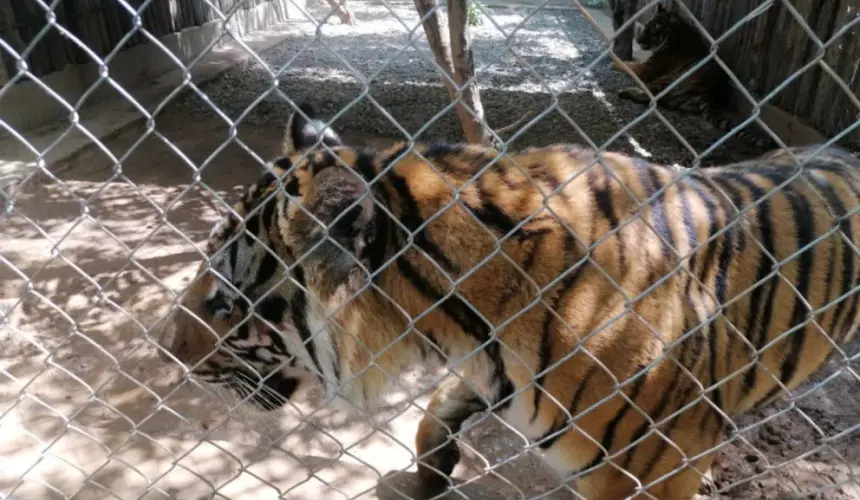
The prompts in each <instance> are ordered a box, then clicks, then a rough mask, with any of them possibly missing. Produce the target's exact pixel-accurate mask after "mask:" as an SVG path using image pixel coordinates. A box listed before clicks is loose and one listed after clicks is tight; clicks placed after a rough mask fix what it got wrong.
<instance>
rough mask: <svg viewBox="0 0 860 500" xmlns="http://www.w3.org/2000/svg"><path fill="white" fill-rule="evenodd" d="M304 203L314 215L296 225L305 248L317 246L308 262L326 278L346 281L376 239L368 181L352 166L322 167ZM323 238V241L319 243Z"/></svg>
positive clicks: (334, 282) (328, 281)
mask: <svg viewBox="0 0 860 500" xmlns="http://www.w3.org/2000/svg"><path fill="white" fill-rule="evenodd" d="M303 205H304V207H305V208H306V209H308V211H309V212H310V213H311V214H312V215H313V219H316V220H312V219H311V218H304V217H302V219H303V220H301V221H300V222H299V221H297V222H299V223H298V224H295V225H294V227H295V230H296V231H297V233H296V236H298V237H299V239H300V240H301V242H302V243H303V244H301V245H299V246H300V247H304V249H303V250H304V251H308V250H311V249H314V250H313V251H312V253H311V255H309V256H308V258H309V263H311V264H312V266H314V267H315V268H316V269H318V270H319V271H320V272H321V273H322V275H323V278H324V279H325V281H326V282H327V283H329V284H334V285H335V286H336V285H339V284H341V283H343V282H345V281H346V280H347V279H348V278H349V276H350V274H351V273H352V271H353V270H354V269H356V267H357V265H358V263H359V262H365V261H366V257H367V255H366V249H367V246H368V245H369V244H370V243H371V242H372V240H373V238H374V236H375V235H374V232H375V228H374V224H373V221H374V216H375V212H376V207H375V205H374V202H373V198H372V196H371V193H370V190H369V188H368V186H367V185H366V184H365V182H364V181H363V180H362V179H361V178H360V177H359V176H358V174H357V173H356V172H355V171H354V170H353V169H351V168H347V167H341V166H335V167H329V168H325V169H323V170H321V171H320V172H319V173H318V174H316V175H315V176H314V178H313V181H312V183H311V188H310V190H309V192H308V196H307V197H306V198H305V201H304V202H303ZM320 240H322V243H321V242H320Z"/></svg>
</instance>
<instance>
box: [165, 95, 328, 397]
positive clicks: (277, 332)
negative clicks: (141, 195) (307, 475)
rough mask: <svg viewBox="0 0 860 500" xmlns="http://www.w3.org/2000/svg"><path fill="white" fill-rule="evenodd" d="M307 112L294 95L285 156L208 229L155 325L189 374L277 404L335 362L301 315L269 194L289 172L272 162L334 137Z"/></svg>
mask: <svg viewBox="0 0 860 500" xmlns="http://www.w3.org/2000/svg"><path fill="white" fill-rule="evenodd" d="M312 116H313V110H312V109H311V107H310V106H309V105H302V106H300V107H299V112H296V113H294V114H293V115H292V116H291V117H290V121H289V124H288V126H287V131H286V132H287V133H286V137H285V144H284V150H285V151H284V152H285V153H287V156H285V157H283V158H281V159H280V160H278V161H276V162H275V164H274V165H272V169H271V170H272V171H271V172H266V173H265V174H264V175H262V176H261V177H260V178H259V179H258V180H257V182H256V183H254V184H252V185H251V186H250V187H249V188H248V189H247V190H246V192H245V194H244V196H243V197H242V199H241V201H240V202H239V203H237V204H236V205H234V206H233V212H232V213H231V214H230V215H228V216H226V217H225V218H224V219H223V220H221V221H220V222H219V223H218V224H217V225H216V226H215V227H214V228H213V229H212V231H211V233H210V236H209V239H208V241H207V244H206V250H205V255H206V259H205V260H204V261H203V262H201V264H200V266H199V267H198V270H197V275H196V276H195V278H194V280H193V281H192V282H191V284H190V286H189V287H188V288H187V290H186V291H185V293H184V294H183V295H182V297H181V299H180V301H179V306H178V307H177V308H176V309H175V310H174V311H173V312H172V313H171V315H170V316H169V317H168V320H167V323H166V325H165V327H164V331H163V333H162V335H165V336H166V335H168V334H172V337H173V341H172V343H171V344H170V345H169V346H165V349H166V351H167V352H169V353H170V354H171V355H172V356H173V357H174V358H175V359H178V360H179V361H180V362H181V363H182V364H184V365H185V366H186V367H187V368H188V369H189V371H190V373H191V375H192V376H193V377H194V378H195V379H197V380H199V381H201V382H205V383H209V384H214V385H218V386H222V387H227V388H229V389H231V390H233V391H234V392H235V393H236V395H238V396H239V397H240V398H241V399H246V398H250V401H251V402H252V403H253V404H254V405H255V406H257V407H258V408H261V409H264V410H274V409H277V408H280V407H281V406H283V405H284V404H285V403H286V402H287V401H288V400H289V399H290V397H291V396H292V395H293V394H294V392H295V391H296V390H297V389H298V388H299V386H300V383H301V382H302V381H303V380H306V379H307V378H308V376H311V377H313V376H315V378H317V379H319V380H321V381H324V380H325V379H326V377H328V378H329V379H332V378H333V373H332V372H333V370H336V368H334V364H333V362H332V360H333V359H334V356H333V353H332V352H331V347H330V345H328V344H327V343H326V342H327V337H326V336H324V335H314V334H315V333H317V332H315V331H312V326H316V329H317V330H320V329H321V328H320V327H319V325H318V324H317V323H314V321H313V320H312V319H310V320H309V318H308V317H307V316H306V314H307V309H308V306H307V301H306V294H305V291H304V289H303V282H304V278H303V276H302V271H301V269H300V268H298V267H297V266H295V265H294V264H295V259H293V258H292V255H291V253H290V252H289V250H288V249H287V248H286V247H285V246H284V243H283V240H282V234H281V230H280V229H279V227H278V222H277V213H278V211H279V210H281V209H283V208H284V204H285V203H287V202H286V200H285V199H284V198H283V197H278V196H277V195H278V192H279V190H280V192H281V194H283V183H282V180H283V179H284V178H286V177H287V176H288V175H289V172H288V171H286V169H282V168H281V167H280V166H279V165H284V164H289V163H291V162H299V161H300V157H301V156H302V155H303V154H304V153H306V152H307V150H308V149H311V148H313V147H322V146H319V145H320V144H325V145H326V146H327V147H338V146H340V145H341V144H342V142H341V139H340V137H339V136H338V135H337V134H336V133H335V132H334V130H332V129H331V128H328V127H325V126H324V124H323V123H322V122H320V121H319V120H316V119H314V118H311V117H312ZM323 149H324V148H323ZM273 172H274V173H273ZM163 357H167V356H166V355H164V354H163Z"/></svg>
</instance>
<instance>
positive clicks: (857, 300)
mask: <svg viewBox="0 0 860 500" xmlns="http://www.w3.org/2000/svg"><path fill="white" fill-rule="evenodd" d="M855 287H856V288H860V283H857V284H856V285H855ZM849 300H851V299H850V297H846V299H845V300H844V301H843V302H848V301H849ZM858 306H860V293H857V292H856V291H855V292H854V302H852V304H851V308H850V309H849V310H848V316H847V317H846V318H845V324H844V325H843V326H844V327H845V328H844V331H842V332H837V334H836V335H837V337H836V341H837V342H840V343H841V342H844V341H845V339H846V337H848V332H850V331H851V329H852V328H854V327H855V326H857V325H856V323H855V322H854V318H856V317H857V308H858Z"/></svg>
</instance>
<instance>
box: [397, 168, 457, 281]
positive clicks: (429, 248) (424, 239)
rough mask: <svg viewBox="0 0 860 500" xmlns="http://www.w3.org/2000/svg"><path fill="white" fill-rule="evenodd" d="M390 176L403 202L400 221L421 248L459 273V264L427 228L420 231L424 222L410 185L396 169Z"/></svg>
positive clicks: (441, 263) (439, 262)
mask: <svg viewBox="0 0 860 500" xmlns="http://www.w3.org/2000/svg"><path fill="white" fill-rule="evenodd" d="M388 178H389V181H390V183H391V185H392V187H393V188H394V189H395V190H396V191H397V194H398V196H399V197H400V201H401V203H402V213H401V214H400V222H402V223H403V225H404V226H406V228H407V229H408V230H409V231H410V232H411V233H412V235H413V241H414V242H415V244H417V245H418V247H419V248H421V249H422V250H424V251H425V252H426V253H427V255H429V256H430V257H431V258H432V259H433V260H434V261H436V263H437V264H439V265H440V266H442V268H443V269H444V270H446V271H448V272H449V273H453V274H459V272H460V271H459V266H457V265H455V264H454V263H453V262H452V261H451V260H450V259H449V258H448V256H447V255H445V254H444V252H443V251H442V249H440V248H439V246H438V245H436V243H434V242H433V241H431V240H430V238H428V236H427V228H424V229H422V230H421V231H418V230H417V229H418V227H419V226H421V224H423V223H424V220H423V219H422V218H421V215H420V212H419V210H418V204H417V203H416V202H415V198H414V197H413V196H412V193H411V192H410V190H409V185H408V184H407V183H406V181H405V180H404V179H403V177H401V176H400V175H398V174H397V173H396V172H395V171H394V170H391V171H389V172H388Z"/></svg>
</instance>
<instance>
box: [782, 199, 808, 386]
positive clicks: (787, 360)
mask: <svg viewBox="0 0 860 500" xmlns="http://www.w3.org/2000/svg"><path fill="white" fill-rule="evenodd" d="M786 196H787V197H788V201H789V203H790V204H791V210H792V212H793V214H792V215H793V219H794V220H795V231H796V238H797V248H798V249H800V248H803V247H805V246H807V245H809V244H810V243H811V242H812V240H813V239H814V238H815V227H813V226H814V221H815V219H814V215H813V213H812V209H811V207H810V205H809V200H807V199H806V198H805V197H804V196H803V195H802V194H801V193H786ZM798 259H799V264H798V268H797V285H796V286H797V291H798V292H799V293H798V294H797V297H796V298H795V301H794V310H793V311H792V319H791V324H790V325H789V329H791V328H794V327H796V326H798V325H800V324H802V323H803V322H804V320H805V319H806V315H807V312H808V311H807V310H806V305H805V299H806V298H808V297H809V285H810V274H811V273H812V265H813V263H814V260H815V249H814V248H807V249H806V251H804V252H803V253H801V254H800V256H798ZM805 343H806V327H803V328H800V329H798V330H795V331H794V332H792V333H791V344H790V345H789V350H788V352H787V353H786V354H785V357H784V358H783V360H782V366H781V367H780V375H779V378H780V380H781V381H782V383H783V384H785V385H786V386H787V385H788V384H789V382H790V381H791V379H792V377H794V374H795V373H796V372H797V362H798V360H799V359H800V354H801V352H802V351H803V346H804V344H805Z"/></svg>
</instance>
